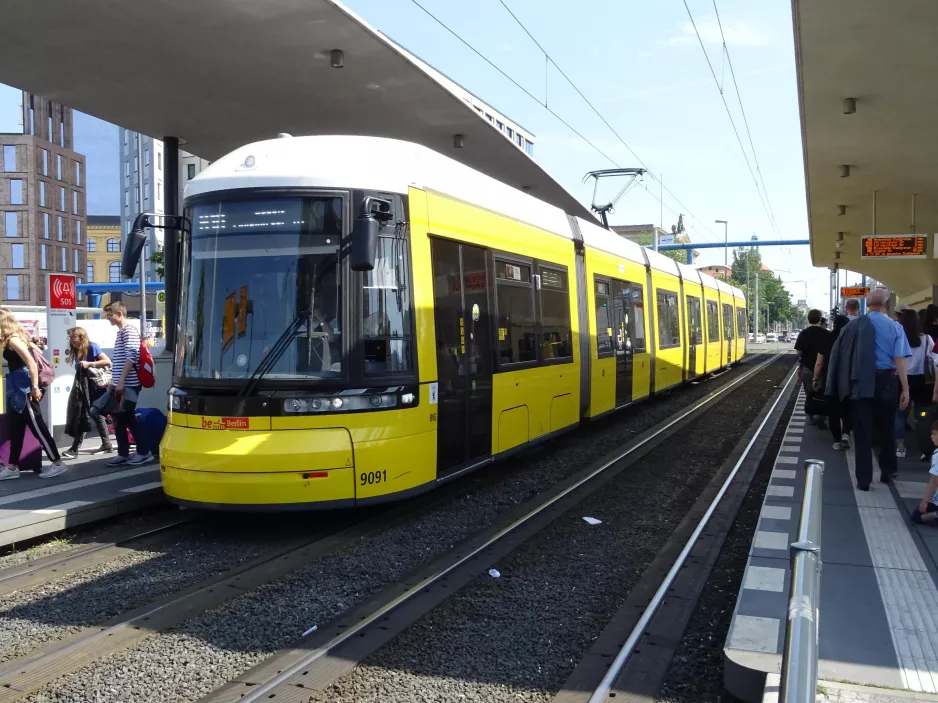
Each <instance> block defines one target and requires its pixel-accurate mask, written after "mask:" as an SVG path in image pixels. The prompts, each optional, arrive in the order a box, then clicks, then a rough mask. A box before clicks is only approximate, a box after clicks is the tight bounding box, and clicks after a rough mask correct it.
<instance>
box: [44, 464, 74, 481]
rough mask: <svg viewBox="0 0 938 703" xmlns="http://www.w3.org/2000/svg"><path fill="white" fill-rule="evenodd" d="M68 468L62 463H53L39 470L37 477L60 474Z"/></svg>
mask: <svg viewBox="0 0 938 703" xmlns="http://www.w3.org/2000/svg"><path fill="white" fill-rule="evenodd" d="M67 470H68V469H66V468H65V466H63V465H62V464H53V465H52V466H49V467H46V468H45V469H43V470H42V471H40V472H39V478H55V477H56V476H61V475H62V474H64V473H65V472H66V471H67Z"/></svg>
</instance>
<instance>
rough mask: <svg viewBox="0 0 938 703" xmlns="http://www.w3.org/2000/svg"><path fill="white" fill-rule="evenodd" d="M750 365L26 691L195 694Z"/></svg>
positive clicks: (166, 697)
mask: <svg viewBox="0 0 938 703" xmlns="http://www.w3.org/2000/svg"><path fill="white" fill-rule="evenodd" d="M748 368H749V367H747V366H744V367H743V368H742V369H737V370H733V371H731V372H730V373H728V374H726V375H725V376H723V377H722V378H721V379H719V380H718V381H711V382H707V383H701V384H699V385H696V386H691V387H689V388H687V389H684V390H682V391H677V392H675V393H672V394H670V395H669V396H667V397H663V398H658V399H656V400H654V401H652V402H649V403H646V404H643V405H641V406H640V407H638V408H636V409H634V410H631V411H626V412H624V413H621V414H619V415H618V416H615V417H613V418H610V419H609V420H608V421H606V422H600V423H597V424H595V425H594V426H592V427H589V428H585V429H584V430H582V431H580V432H578V433H574V434H571V435H568V436H566V437H564V438H561V439H560V440H557V441H554V442H550V443H548V444H546V445H545V446H544V447H543V448H542V449H541V450H539V451H537V452H535V453H532V454H530V455H528V456H525V457H522V458H519V459H515V460H514V461H510V462H501V463H499V464H496V465H495V466H493V467H491V468H490V469H488V470H485V471H483V472H480V473H478V474H476V475H474V476H471V477H468V478H467V479H466V480H465V483H464V486H465V488H466V489H467V493H465V494H464V495H461V496H459V497H457V498H455V499H453V500H450V501H446V502H445V503H444V504H442V505H437V506H433V507H431V508H428V510H427V511H426V512H425V513H423V514H421V515H419V516H417V517H414V518H411V519H408V520H406V521H404V522H403V523H401V524H398V525H394V526H391V527H390V528H388V529H386V530H384V531H382V532H381V533H380V534H374V535H369V536H368V537H365V538H363V539H362V540H360V541H359V542H358V543H357V544H356V545H354V546H352V547H350V548H347V549H345V551H343V552H342V553H340V554H334V555H330V556H327V557H325V558H323V559H320V560H318V561H316V562H315V563H313V564H311V565H309V566H307V567H304V568H302V569H299V570H297V571H295V572H293V573H292V574H291V575H290V576H289V577H287V578H285V579H282V580H280V581H278V582H277V583H274V584H269V585H266V586H263V587H261V588H258V589H256V590H254V591H252V592H250V593H248V594H245V595H243V596H241V597H239V598H237V599H234V600H232V601H230V602H228V603H226V604H225V605H223V606H221V607H220V608H217V609H215V610H214V611H210V612H207V613H204V614H202V615H200V616H197V617H195V618H193V619H192V620H190V621H188V622H187V623H184V624H182V625H180V626H178V627H176V628H173V629H171V630H169V631H167V632H166V633H161V634H156V635H153V636H151V637H150V638H149V639H147V640H145V641H144V642H142V643H140V644H139V645H138V646H137V647H135V648H133V649H131V650H127V651H122V652H119V653H116V654H114V655H112V656H109V657H107V658H106V659H104V660H102V661H99V662H96V663H94V664H92V665H90V666H88V667H86V668H84V669H83V670H81V671H78V672H76V673H74V674H72V675H69V676H66V677H63V678H62V679H60V680H58V681H56V682H54V683H52V684H50V685H49V686H47V687H46V688H45V689H43V690H42V691H40V692H38V693H37V694H34V695H33V696H31V697H30V698H29V700H32V701H46V702H51V701H57V702H65V701H76V702H77V701H82V702H83V701H85V700H86V696H87V691H89V690H100V691H102V692H103V693H102V698H101V700H102V701H123V702H124V703H135V702H142V701H166V702H167V703H169V702H172V701H190V700H195V699H197V698H199V697H200V696H201V695H204V694H207V693H209V692H210V691H212V690H214V689H215V688H217V687H219V686H221V685H222V684H224V683H225V682H226V681H228V680H230V679H231V678H233V677H235V676H237V675H238V674H239V673H241V672H243V671H245V670H246V669H248V668H249V667H250V666H252V665H254V664H255V663H257V662H258V661H260V660H261V659H263V658H265V657H266V656H268V655H269V654H271V653H272V652H274V651H276V650H277V649H279V648H282V647H284V646H286V645H288V644H290V643H292V642H293V641H295V640H296V639H297V637H299V636H300V634H302V633H303V632H305V631H306V630H308V629H309V628H310V627H311V626H313V625H322V624H324V623H325V622H327V621H328V620H330V619H331V618H333V617H335V616H336V615H338V614H340V613H341V612H343V611H345V610H346V609H348V608H350V607H352V606H353V605H355V604H357V603H359V602H361V601H362V600H363V599H364V598H366V597H368V596H369V595H372V594H374V593H376V592H377V591H379V590H380V589H381V588H383V587H385V586H387V585H388V584H389V583H391V582H393V581H394V580H396V579H399V578H402V577H403V576H405V575H406V574H408V573H410V572H412V571H414V570H415V569H416V568H417V567H419V566H420V565H421V564H423V563H424V562H426V561H427V560H428V559H430V558H432V557H435V556H437V555H439V554H441V553H443V552H445V551H446V550H448V549H450V548H451V547H452V546H453V545H454V544H456V543H457V542H458V541H460V540H462V539H464V538H466V537H467V536H469V535H471V534H473V533H475V532H476V531H478V530H480V529H482V528H484V527H485V526H487V525H490V524H491V523H492V521H493V520H494V518H495V517H496V516H497V515H498V514H499V513H501V512H502V511H504V510H506V509H508V508H511V507H514V506H516V505H518V504H520V503H522V502H524V501H526V500H528V499H530V498H531V497H532V496H533V495H535V494H536V493H538V492H540V491H541V490H544V489H545V488H547V487H549V486H550V485H552V484H554V483H556V482H557V481H559V480H561V479H563V478H564V477H566V476H569V475H570V474H572V473H575V472H576V471H578V470H580V469H582V468H583V467H584V466H585V465H586V464H588V463H589V462H591V461H593V460H595V459H597V458H599V457H600V456H602V455H603V454H605V453H607V452H608V451H610V450H611V449H613V448H615V447H618V446H621V445H622V444H623V443H625V442H626V441H628V439H629V438H631V437H633V436H635V435H636V434H638V433H640V432H642V431H644V430H645V429H647V428H648V427H650V426H652V425H654V424H655V423H657V422H660V421H661V420H662V419H664V418H665V417H668V416H670V415H671V414H673V413H674V412H676V411H677V410H679V409H681V408H683V407H685V406H687V405H688V404H689V403H691V402H693V401H694V400H696V399H697V398H700V397H701V396H703V395H706V394H708V393H710V392H712V391H713V390H715V389H716V388H717V387H718V386H719V385H722V383H724V382H725V381H727V380H731V379H732V378H733V377H735V376H736V375H738V374H740V373H743V372H744V371H745V370H746V369H748ZM252 519H253V518H252Z"/></svg>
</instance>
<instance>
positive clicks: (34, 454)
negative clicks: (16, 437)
mask: <svg viewBox="0 0 938 703" xmlns="http://www.w3.org/2000/svg"><path fill="white" fill-rule="evenodd" d="M9 461H10V418H9V416H7V415H6V413H0V462H3V464H4V465H6V464H7V463H8V462H9ZM41 466H42V447H41V446H39V440H38V439H36V437H35V435H33V432H32V430H30V429H29V428H28V427H27V428H26V437H25V438H24V439H23V451H21V452H20V463H19V467H20V470H21V471H39V468H40V467H41Z"/></svg>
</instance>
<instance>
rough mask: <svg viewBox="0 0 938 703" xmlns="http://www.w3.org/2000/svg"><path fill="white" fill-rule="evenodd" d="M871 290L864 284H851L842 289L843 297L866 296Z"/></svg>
mask: <svg viewBox="0 0 938 703" xmlns="http://www.w3.org/2000/svg"><path fill="white" fill-rule="evenodd" d="M869 292H870V289H869V288H863V287H862V286H850V287H843V288H841V289H840V297H841V298H865V297H866V296H867V294H868V293H869Z"/></svg>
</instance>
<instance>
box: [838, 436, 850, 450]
mask: <svg viewBox="0 0 938 703" xmlns="http://www.w3.org/2000/svg"><path fill="white" fill-rule="evenodd" d="M840 446H841V447H843V448H844V449H850V437H848V436H847V435H844V436H843V437H841V439H840Z"/></svg>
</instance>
